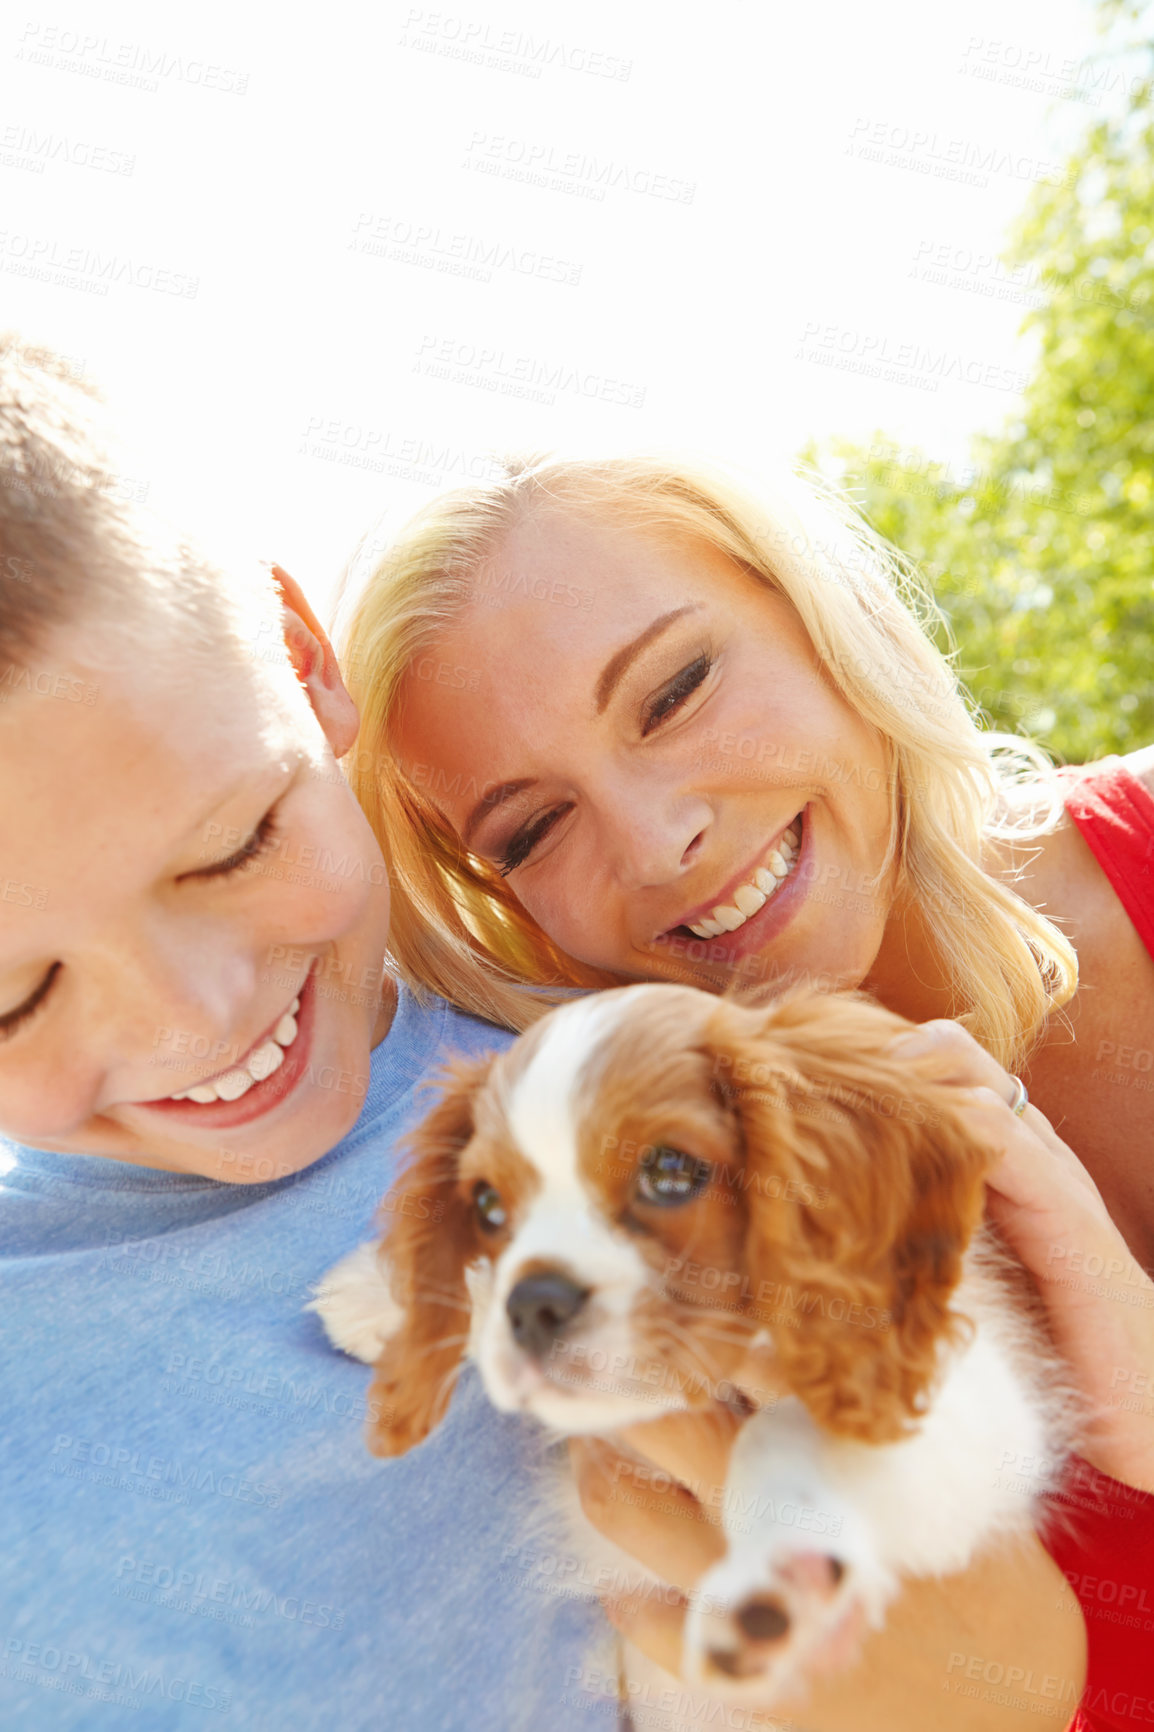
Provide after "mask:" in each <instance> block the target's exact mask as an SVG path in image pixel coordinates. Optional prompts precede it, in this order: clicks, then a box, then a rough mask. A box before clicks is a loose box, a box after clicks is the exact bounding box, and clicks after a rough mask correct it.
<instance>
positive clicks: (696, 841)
mask: <svg viewBox="0 0 1154 1732" xmlns="http://www.w3.org/2000/svg"><path fill="white" fill-rule="evenodd" d="M711 817H712V814H711V812H710V810H709V807H708V806H707V805H706V804H705V802H704V801H703V800H700V799H698V798H696V797H691V798H679V799H676V800H673V801H670V802H669V803H668V804H665V805H662V806H654V807H648V808H642V807H641V806H640V805H639V804H638V803H636V802H635V801H632V800H626V801H624V802H623V803H622V806H621V808H620V820H621V822H620V832H619V836H618V843H617V850H616V852H617V858H618V876H619V878H620V881H621V884H622V887H623V888H624V889H626V890H645V889H648V888H650V887H651V886H653V885H658V884H668V883H670V882H671V881H672V880H673V879H675V878H678V877H680V876H681V874H682V873H684V872H687V871H688V870H689V869H690V867H691V866H692V865H693V864H694V863H695V861H696V860H697V857H698V855H699V853H700V852H701V848H702V845H703V843H704V841H705V836H706V832H707V831H708V829H709V824H710V820H711Z"/></svg>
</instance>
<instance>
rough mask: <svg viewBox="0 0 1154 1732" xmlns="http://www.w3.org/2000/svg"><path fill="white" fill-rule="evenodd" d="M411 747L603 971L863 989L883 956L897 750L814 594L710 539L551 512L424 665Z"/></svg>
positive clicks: (432, 792)
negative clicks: (850, 700)
mask: <svg viewBox="0 0 1154 1732" xmlns="http://www.w3.org/2000/svg"><path fill="white" fill-rule="evenodd" d="M396 743H397V748H398V751H399V754H400V757H401V760H402V763H403V764H404V766H405V768H406V771H407V773H408V775H409V776H410V777H411V778H412V780H413V781H414V782H415V783H416V784H417V785H418V786H419V787H421V788H422V789H423V790H424V792H425V794H426V795H427V796H428V797H429V798H430V799H432V800H433V802H434V803H435V804H436V805H437V806H438V807H439V808H440V809H441V811H442V812H443V813H444V815H445V817H446V818H447V819H448V821H449V822H450V823H451V824H452V826H453V827H454V828H455V830H456V831H457V833H458V835H459V836H460V837H461V838H462V840H463V841H464V842H465V844H466V845H467V846H468V848H469V849H470V850H471V852H473V853H474V854H476V855H479V856H480V857H482V858H483V859H485V860H487V861H489V862H491V863H492V864H493V865H494V866H496V867H497V868H498V869H499V870H501V871H502V872H504V873H505V874H506V876H507V878H508V882H509V885H510V887H511V888H512V889H513V890H514V891H515V893H516V895H517V897H518V899H519V901H520V902H521V903H522V905H523V906H524V908H525V909H526V910H527V911H528V912H529V913H530V914H531V915H532V916H533V918H534V920H536V922H537V923H538V925H539V926H541V927H542V928H543V929H544V931H545V932H546V933H548V934H549V936H550V937H551V938H552V939H553V940H554V941H555V942H556V943H557V944H558V945H559V946H560V947H561V948H562V949H563V950H564V951H566V952H567V953H568V954H569V955H571V956H573V957H576V958H578V959H579V960H580V961H582V962H585V963H589V964H591V965H593V966H594V967H597V968H601V969H604V970H608V971H609V972H611V973H612V974H614V975H616V976H620V977H622V978H626V979H646V978H655V977H670V976H672V977H675V978H678V979H683V980H689V981H693V982H696V983H697V984H700V985H707V986H713V987H715V988H718V987H724V986H726V985H729V984H733V983H736V982H738V981H740V982H741V983H743V984H744V985H745V986H747V987H749V988H751V989H754V990H756V989H758V988H763V987H764V988H768V989H772V990H777V989H779V988H780V987H781V986H782V985H784V984H787V983H789V982H790V981H794V980H808V981H809V982H811V983H813V984H818V985H821V986H824V987H833V986H836V985H849V984H859V983H861V982H862V981H863V980H865V978H866V976H867V974H868V972H869V969H870V967H871V964H872V963H873V961H874V959H875V957H876V955H877V952H878V949H879V945H880V944H881V941H882V936H883V932H884V929H885V925H886V920H887V917H888V915H889V912H890V906H891V901H892V896H893V869H892V868H890V869H888V870H887V871H885V873H884V875H883V876H882V877H881V878H880V879H879V874H880V873H882V871H883V866H884V862H885V858H886V851H887V843H888V839H889V821H890V811H891V801H890V795H889V763H888V756H887V751H886V748H885V746H884V743H883V741H882V739H881V737H880V736H879V735H878V734H877V733H876V731H875V730H873V729H872V728H870V727H869V726H867V725H866V724H865V723H864V722H862V721H861V720H860V719H859V718H858V717H857V715H856V714H855V713H854V712H853V711H852V710H851V709H850V708H849V707H848V705H847V704H846V703H845V702H844V701H843V700H842V699H841V698H840V697H839V696H838V695H837V693H836V692H835V691H834V690H833V688H832V686H831V685H830V684H829V683H828V682H827V680H826V679H825V678H824V677H823V676H822V674H821V672H820V671H819V668H818V664H817V660H816V658H815V655H814V653H813V650H812V649H811V647H810V644H809V641H808V639H807V637H806V634H805V632H804V630H803V629H802V627H801V625H800V623H799V622H798V620H797V618H796V616H795V614H794V612H793V610H792V609H791V607H790V606H789V605H788V604H787V603H786V602H785V601H784V600H783V599H781V598H780V597H779V596H777V595H776V594H774V593H773V592H771V591H770V590H768V589H767V588H766V586H765V585H764V584H762V583H761V582H760V581H758V580H757V579H756V578H753V577H751V576H750V575H748V574H747V573H746V572H744V571H743V570H741V569H740V568H739V567H738V566H736V565H734V564H732V563H731V562H730V561H729V560H727V559H726V558H725V557H724V556H722V555H721V554H719V553H717V552H716V551H715V550H714V549H713V548H712V547H710V546H709V545H708V544H707V543H705V542H702V541H696V540H692V539H688V538H683V539H678V540H675V539H673V538H672V537H669V536H661V537H657V536H652V535H648V534H641V533H639V532H637V531H634V530H629V529H625V528H621V527H618V526H616V525H614V524H613V523H611V522H597V521H596V520H594V519H593V518H592V517H590V516H586V515H580V514H576V513H573V512H565V511H563V510H562V509H560V508H558V507H551V508H548V509H545V510H541V511H539V512H538V513H536V514H535V515H533V516H531V517H529V518H528V519H527V520H526V521H524V522H522V523H521V524H520V525H518V526H517V527H516V528H515V529H514V530H513V531H512V532H511V533H510V534H509V536H508V537H507V538H506V539H505V541H504V542H503V543H502V544H501V546H500V547H499V548H498V549H497V551H496V553H495V555H494V556H493V558H492V559H491V560H490V561H488V562H487V563H486V565H485V566H484V568H483V569H482V570H481V571H480V572H479V573H478V575H477V579H476V591H475V597H474V599H473V601H472V603H471V604H470V606H469V608H468V610H467V611H466V612H465V613H464V614H463V615H461V616H460V617H459V618H458V619H457V620H456V621H455V622H454V623H453V624H452V625H451V627H449V628H447V629H446V630H445V631H444V632H443V633H442V635H441V636H440V638H439V639H438V641H437V643H436V645H435V646H434V648H433V649H432V650H431V651H430V652H429V653H428V654H427V655H425V656H423V657H422V658H421V659H420V660H419V661H418V662H417V663H416V664H415V665H414V667H413V668H412V669H411V670H410V672H409V674H408V675H407V677H406V680H405V683H404V687H403V691H402V704H401V710H400V721H399V726H398V732H397V741H396ZM794 842H796V846H794V845H793V843H794ZM694 928H696V929H697V932H695V931H694ZM698 934H704V936H699V935H698Z"/></svg>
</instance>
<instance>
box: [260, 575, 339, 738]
mask: <svg viewBox="0 0 1154 1732" xmlns="http://www.w3.org/2000/svg"><path fill="white" fill-rule="evenodd" d="M269 569H270V571H271V572H272V576H273V581H274V582H275V584H276V586H277V589H278V590H279V591H280V594H281V599H282V601H283V602H284V639H285V645H286V647H287V649H288V653H289V660H290V661H291V662H292V665H293V668H294V669H295V671H296V676H297V679H298V680H299V681H300V683H301V685H302V686H303V687H304V689H305V692H306V693H307V695H308V700H309V703H310V704H311V705H312V707H313V713H314V714H315V716H316V718H317V721H318V722H319V723H320V725H321V727H322V728H323V730H324V735H325V738H326V739H327V741H328V742H329V745H330V746H331V747H332V751H333V756H334V757H336V758H343V757H344V755H345V753H346V752H347V751H349V750H350V748H351V747H352V744H353V742H354V740H355V739H356V737H357V729H358V728H359V727H360V717H359V715H358V714H357V706H356V705H355V704H354V702H353V700H352V698H351V697H350V696H349V691H348V688H347V686H346V685H345V682H344V679H343V677H342V675H341V670H340V667H339V665H338V663H337V657H336V651H335V650H334V649H333V646H332V644H331V643H330V642H329V640H328V636H327V634H326V632H325V629H324V627H323V626H322V625H321V623H320V621H319V620H318V619H317V616H316V614H315V613H314V612H313V610H312V608H311V607H310V606H309V604H308V602H307V601H306V600H305V597H304V592H303V591H302V589H301V587H300V585H299V583H297V582H296V580H295V578H291V577H290V576H289V574H288V572H287V571H285V570H284V568H283V566H279V565H272V566H270V567H269Z"/></svg>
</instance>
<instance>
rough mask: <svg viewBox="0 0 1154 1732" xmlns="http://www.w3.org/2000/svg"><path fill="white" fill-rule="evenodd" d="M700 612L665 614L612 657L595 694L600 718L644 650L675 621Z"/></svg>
mask: <svg viewBox="0 0 1154 1732" xmlns="http://www.w3.org/2000/svg"><path fill="white" fill-rule="evenodd" d="M700 611H701V610H700V608H699V607H697V606H694V605H690V606H686V607H675V608H674V609H673V612H672V613H663V614H662V615H661V616H660V618H659V619H655V620H654V621H653V623H652V625H647V626H646V627H645V630H644V631H643V632H640V633H639V634H638V636H637V637H635V638H634V639H633V641H632V643H627V644H626V645H625V647H624V648H623V649H619V650H618V651H617V652H616V654H614V655H611V656H610V658H609V660H608V661H607V662H606V663H605V666H604V667H603V668H602V670H601V676H600V678H599V679H598V681H597V685H596V688H595V690H594V693H593V696H594V698H595V700H596V704H597V714H598V715H599V716H600V715H604V713H605V706H606V705H607V704H608V702H609V700H610V698H611V697H612V696H613V693H614V692H615V691H616V689H617V687H618V685H619V683H620V682H621V680H622V679H623V677H624V676H625V674H626V673H627V671H628V670H629V668H630V667H631V666H632V664H633V663H634V662H635V661H636V660H637V657H638V656H639V655H640V654H641V652H642V650H644V649H648V648H649V645H650V644H651V643H652V642H653V640H654V638H658V637H660V636H661V634H662V632H663V631H666V630H667V629H668V628H669V627H670V626H671V625H672V624H673V622H674V620H678V619H681V618H682V617H683V615H685V614H687V613H699V612H700Z"/></svg>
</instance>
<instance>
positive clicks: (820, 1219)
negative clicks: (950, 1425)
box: [707, 993, 994, 1443]
mask: <svg viewBox="0 0 1154 1732" xmlns="http://www.w3.org/2000/svg"><path fill="white" fill-rule="evenodd" d="M908 1027H909V1024H908V1023H905V1022H904V1021H903V1020H902V1019H901V1018H899V1017H895V1016H892V1015H891V1014H890V1013H889V1012H888V1011H885V1010H882V1009H881V1008H880V1007H879V1006H876V1005H872V1004H869V1003H868V1002H866V1001H864V1000H862V999H857V998H851V997H850V996H848V995H825V994H816V993H804V994H796V995H791V996H790V997H789V998H787V999H785V1000H783V1001H781V1002H780V1003H779V1004H778V1005H777V1006H775V1007H774V1008H772V1009H770V1010H768V1011H765V1010H757V1011H751V1010H744V1009H739V1008H738V1007H736V1006H734V1005H732V1004H722V1005H720V1006H719V1007H718V1011H717V1014H716V1016H715V1018H714V1020H713V1024H712V1027H711V1029H710V1030H709V1032H708V1034H707V1040H708V1043H709V1045H710V1047H711V1050H712V1051H713V1053H714V1056H715V1059H716V1061H717V1066H718V1074H719V1076H720V1079H721V1082H722V1093H723V1094H724V1095H726V1096H727V1098H728V1099H729V1101H730V1103H731V1105H732V1109H733V1110H734V1112H735V1113H736V1115H737V1117H738V1120H739V1124H740V1128H741V1132H742V1138H743V1142H744V1145H745V1173H744V1196H745V1201H746V1206H747V1209H748V1227H747V1239H746V1270H747V1274H748V1276H749V1279H750V1282H751V1285H752V1286H753V1288H754V1291H755V1292H756V1291H759V1290H760V1291H761V1292H762V1293H768V1295H769V1297H768V1299H767V1300H766V1302H765V1303H764V1305H761V1304H759V1305H758V1306H757V1307H756V1308H755V1313H754V1314H755V1316H760V1315H762V1312H763V1310H764V1311H769V1310H772V1312H773V1315H772V1316H766V1317H765V1319H764V1320H765V1321H766V1322H767V1323H768V1324H769V1325H770V1327H771V1330H772V1335H773V1341H774V1346H775V1349H776V1351H777V1354H778V1357H779V1361H780V1364H781V1367H782V1370H783V1372H784V1374H785V1377H786V1380H787V1382H788V1383H789V1385H790V1387H791V1388H792V1389H793V1390H794V1392H795V1393H796V1394H797V1395H799V1396H800V1397H801V1399H802V1400H803V1401H804V1402H805V1404H806V1406H807V1407H808V1408H809V1410H810V1412H811V1413H812V1414H813V1416H814V1418H815V1419H816V1420H817V1421H818V1423H819V1424H820V1425H823V1426H825V1427H826V1428H827V1429H828V1430H831V1431H834V1432H838V1433H841V1434H842V1435H845V1436H850V1437H856V1438H859V1439H861V1440H863V1441H865V1442H870V1443H882V1442H888V1441H890V1440H893V1439H895V1438H899V1437H901V1436H902V1435H903V1434H904V1433H906V1432H907V1431H909V1430H910V1428H911V1422H912V1421H913V1420H915V1419H916V1417H917V1416H918V1414H919V1413H920V1412H921V1411H923V1409H924V1406H925V1403H926V1398H927V1396H928V1393H929V1390H930V1387H931V1385H932V1383H933V1381H934V1377H935V1373H936V1370H937V1361H938V1352H939V1348H940V1347H941V1346H942V1345H943V1344H944V1341H945V1340H948V1339H949V1338H951V1337H956V1335H957V1333H958V1331H959V1330H960V1329H962V1328H964V1327H965V1324H964V1320H963V1319H961V1318H959V1317H958V1316H957V1315H956V1313H954V1312H952V1311H951V1309H950V1303H949V1302H950V1297H951V1295H952V1293H953V1291H954V1288H955V1287H956V1286H957V1283H958V1280H959V1279H960V1276H961V1272H962V1256H963V1253H964V1251H965V1248H966V1245H967V1243H968V1241H969V1239H970V1236H971V1234H972V1233H973V1232H974V1230H975V1228H976V1227H977V1225H978V1222H979V1221H980V1220H981V1217H982V1210H983V1206H984V1202H985V1191H984V1185H983V1179H984V1175H985V1174H986V1172H987V1171H988V1169H989V1168H990V1166H991V1165H992V1163H993V1159H994V1154H993V1151H991V1150H990V1149H989V1148H988V1147H986V1146H985V1145H981V1144H977V1143H975V1142H974V1140H973V1138H972V1136H971V1135H970V1134H969V1133H968V1132H967V1131H966V1130H965V1129H964V1128H963V1126H962V1124H961V1122H960V1120H959V1118H958V1115H957V1097H956V1094H955V1093H954V1091H953V1090H951V1089H950V1088H949V1087H948V1086H947V1085H945V1084H940V1083H935V1082H933V1081H931V1080H929V1079H928V1078H927V1077H926V1076H925V1075H924V1074H918V1072H917V1071H916V1070H915V1069H914V1068H913V1067H911V1066H910V1065H909V1064H908V1063H899V1062H895V1061H894V1060H892V1059H890V1058H889V1057H888V1056H887V1054H888V1047H889V1045H890V1042H891V1041H892V1040H893V1039H894V1037H895V1036H896V1035H897V1034H900V1033H901V1032H902V1031H903V1030H905V1029H908Z"/></svg>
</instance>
